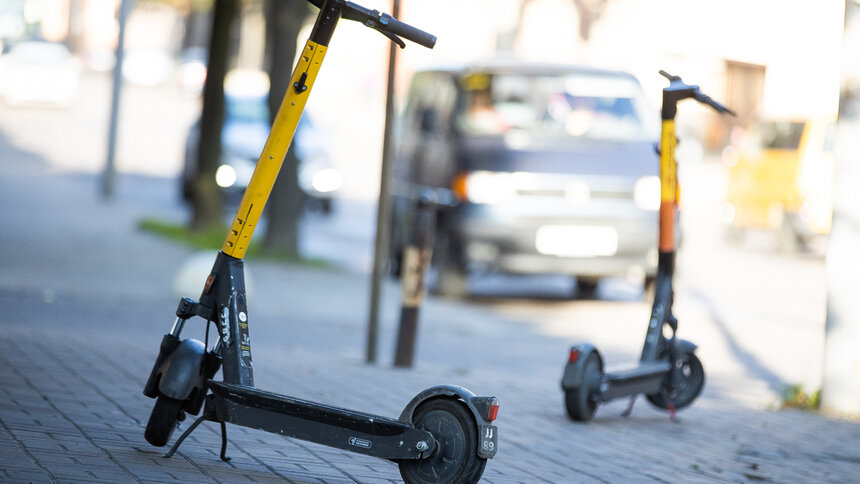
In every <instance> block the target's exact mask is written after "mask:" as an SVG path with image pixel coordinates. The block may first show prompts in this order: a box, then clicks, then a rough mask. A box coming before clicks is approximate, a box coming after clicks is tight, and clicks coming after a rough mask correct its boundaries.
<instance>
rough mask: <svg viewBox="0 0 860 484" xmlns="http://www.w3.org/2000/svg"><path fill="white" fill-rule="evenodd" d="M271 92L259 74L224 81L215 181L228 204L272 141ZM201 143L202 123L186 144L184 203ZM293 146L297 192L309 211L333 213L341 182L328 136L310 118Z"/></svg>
mask: <svg viewBox="0 0 860 484" xmlns="http://www.w3.org/2000/svg"><path fill="white" fill-rule="evenodd" d="M268 92H269V81H268V77H267V76H266V75H265V73H263V72H260V71H242V70H236V71H231V72H230V73H228V75H227V78H226V79H225V83H224V98H225V112H224V124H223V126H222V129H221V160H220V165H219V166H218V169H217V171H216V172H215V182H216V184H217V185H218V186H219V187H220V189H221V191H222V193H223V194H224V197H225V199H226V200H227V201H228V202H238V201H239V200H240V199H241V197H242V194H243V193H244V191H245V188H246V187H247V186H248V183H249V182H250V181H251V175H252V174H253V173H254V167H255V166H256V164H257V159H258V158H259V156H260V153H261V152H262V151H263V146H264V145H265V144H266V139H267V138H268V136H269V129H270V124H269V108H268V104H267V102H266V99H267V96H268ZM199 141H200V122H199V120H198V121H197V122H195V123H194V124H193V125H192V126H191V129H190V131H189V133H188V137H187V139H186V143H185V167H184V169H183V171H182V175H181V177H180V183H181V189H182V196H183V198H184V199H185V200H189V199H190V198H191V193H192V192H191V186H192V183H193V180H194V176H195V174H196V170H197V152H198V144H199ZM293 145H294V148H295V150H296V156H297V157H298V158H299V167H298V170H299V172H298V178H299V187H300V188H301V189H302V192H303V193H304V194H305V196H306V199H305V203H306V206H307V207H308V208H312V209H319V210H320V211H321V212H323V213H329V212H331V210H332V204H333V197H334V196H335V194H336V193H337V191H338V190H340V188H341V185H342V184H343V177H342V175H341V173H340V171H339V170H338V169H336V168H335V167H334V166H333V164H332V161H331V158H330V157H329V155H328V152H327V151H326V149H325V145H324V137H322V136H319V133H318V131H316V130H315V128H314V126H313V124H312V122H311V121H310V119H309V118H308V116H307V115H305V116H304V117H302V119H301V121H300V122H299V125H298V127H297V128H296V134H295V137H294V139H293Z"/></svg>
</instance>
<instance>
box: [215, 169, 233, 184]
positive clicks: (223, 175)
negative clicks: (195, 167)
mask: <svg viewBox="0 0 860 484" xmlns="http://www.w3.org/2000/svg"><path fill="white" fill-rule="evenodd" d="M215 183H217V184H218V186H219V187H221V188H230V187H232V186H233V185H235V184H236V170H234V169H233V167H232V166H230V165H221V166H219V167H218V169H217V170H216V171H215Z"/></svg>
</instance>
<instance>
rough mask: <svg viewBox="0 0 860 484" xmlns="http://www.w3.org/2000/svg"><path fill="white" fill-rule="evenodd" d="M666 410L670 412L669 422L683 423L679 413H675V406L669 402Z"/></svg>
mask: <svg viewBox="0 0 860 484" xmlns="http://www.w3.org/2000/svg"><path fill="white" fill-rule="evenodd" d="M666 410H668V411H669V420H670V421H672V423H681V419H679V418H678V412H677V411H675V404H674V403H672V402H669V405H666Z"/></svg>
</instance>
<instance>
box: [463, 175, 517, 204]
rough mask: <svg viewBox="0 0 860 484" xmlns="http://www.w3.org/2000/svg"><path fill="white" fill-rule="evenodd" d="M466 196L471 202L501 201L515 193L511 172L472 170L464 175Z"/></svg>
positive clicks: (488, 202)
mask: <svg viewBox="0 0 860 484" xmlns="http://www.w3.org/2000/svg"><path fill="white" fill-rule="evenodd" d="M464 185H465V186H464V191H465V193H463V194H461V195H465V196H466V198H467V199H468V200H469V201H471V202H473V203H487V204H493V203H501V202H504V201H506V200H509V199H511V198H513V197H514V195H516V192H517V190H516V184H515V183H514V177H513V174H512V173H506V172H492V171H473V172H472V173H469V174H468V175H466V177H465V183H464Z"/></svg>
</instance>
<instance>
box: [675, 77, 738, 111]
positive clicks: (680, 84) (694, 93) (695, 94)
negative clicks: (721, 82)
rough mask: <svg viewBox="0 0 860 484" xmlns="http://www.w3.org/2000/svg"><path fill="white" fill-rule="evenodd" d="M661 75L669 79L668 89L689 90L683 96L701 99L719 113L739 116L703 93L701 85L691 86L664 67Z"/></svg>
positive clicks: (701, 101) (700, 100)
mask: <svg viewBox="0 0 860 484" xmlns="http://www.w3.org/2000/svg"><path fill="white" fill-rule="evenodd" d="M660 75H661V76H663V77H665V78H666V79H669V82H670V84H669V88H668V89H678V90H685V91H686V90H688V94H686V95H685V96H683V97H692V98H693V99H695V100H696V101H699V102H700V103H702V104H707V105H708V106H710V107H712V108H714V109H715V110H716V111H717V112H719V113H725V114H729V115H732V116H737V115H736V114H735V112H734V111H732V110H731V109H729V108H727V107H725V106H723V105H722V104H720V103H718V102H717V101H714V100H713V99H712V98H711V97H710V96H708V95H707V94H705V93H703V92H702V91H701V89H699V86H691V85H689V84H687V83H685V82H684V81H683V79H681V76H674V75H672V74H669V73H668V72H666V71H664V70H662V69H661V70H660Z"/></svg>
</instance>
